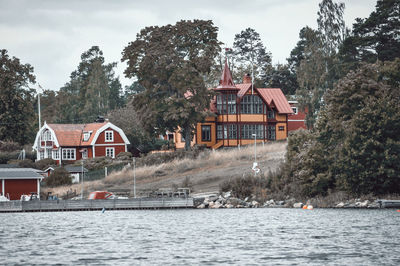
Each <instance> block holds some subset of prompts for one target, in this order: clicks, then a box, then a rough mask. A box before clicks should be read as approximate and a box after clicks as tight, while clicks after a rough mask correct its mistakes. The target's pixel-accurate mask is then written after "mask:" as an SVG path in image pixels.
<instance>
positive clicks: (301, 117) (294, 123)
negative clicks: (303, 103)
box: [288, 101, 307, 132]
mask: <svg viewBox="0 0 400 266" xmlns="http://www.w3.org/2000/svg"><path fill="white" fill-rule="evenodd" d="M289 104H290V107H291V108H292V110H293V113H292V114H289V115H288V131H289V132H290V131H293V130H297V129H300V128H304V129H307V126H306V123H305V120H306V113H305V112H302V111H300V108H299V103H298V102H297V101H289Z"/></svg>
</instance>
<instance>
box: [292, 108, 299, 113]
mask: <svg viewBox="0 0 400 266" xmlns="http://www.w3.org/2000/svg"><path fill="white" fill-rule="evenodd" d="M292 110H293V113H294V114H295V115H297V114H298V111H297V107H292Z"/></svg>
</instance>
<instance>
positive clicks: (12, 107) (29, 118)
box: [0, 49, 35, 144]
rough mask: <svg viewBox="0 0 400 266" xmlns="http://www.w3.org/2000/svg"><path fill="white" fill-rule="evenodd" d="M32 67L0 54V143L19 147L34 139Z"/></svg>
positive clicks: (33, 77) (33, 78)
mask: <svg viewBox="0 0 400 266" xmlns="http://www.w3.org/2000/svg"><path fill="white" fill-rule="evenodd" d="M34 83H35V76H34V75H33V67H32V66H31V65H29V64H22V63H21V62H20V60H19V59H18V58H16V57H12V58H10V56H9V55H8V53H7V50H5V49H3V50H0V139H2V140H11V141H15V142H18V143H20V144H25V143H29V142H30V141H32V138H33V136H34V132H33V131H34V129H33V124H34V119H35V112H34V110H33V95H34V92H33V90H32V89H31V88H30V87H29V86H30V85H32V84H34Z"/></svg>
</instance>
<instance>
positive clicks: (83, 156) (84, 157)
mask: <svg viewBox="0 0 400 266" xmlns="http://www.w3.org/2000/svg"><path fill="white" fill-rule="evenodd" d="M87 158H88V150H87V149H83V151H82V159H87Z"/></svg>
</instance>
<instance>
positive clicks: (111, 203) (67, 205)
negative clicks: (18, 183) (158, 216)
mask: <svg viewBox="0 0 400 266" xmlns="http://www.w3.org/2000/svg"><path fill="white" fill-rule="evenodd" d="M193 207H194V202H193V198H137V199H125V200H124V199H114V200H41V201H39V200H36V201H7V202H0V212H35V211H38V212H42V211H94V210H102V209H103V208H105V209H107V210H133V209H166V208H168V209H170V208H193Z"/></svg>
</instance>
